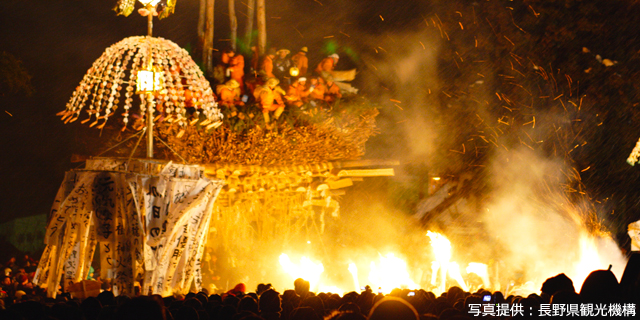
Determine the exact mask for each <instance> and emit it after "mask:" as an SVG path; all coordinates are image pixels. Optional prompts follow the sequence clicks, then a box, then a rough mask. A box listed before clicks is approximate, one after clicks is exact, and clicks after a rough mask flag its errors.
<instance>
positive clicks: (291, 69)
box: [289, 67, 300, 77]
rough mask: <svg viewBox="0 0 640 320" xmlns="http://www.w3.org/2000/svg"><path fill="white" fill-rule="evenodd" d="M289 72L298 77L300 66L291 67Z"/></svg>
mask: <svg viewBox="0 0 640 320" xmlns="http://www.w3.org/2000/svg"><path fill="white" fill-rule="evenodd" d="M289 74H290V75H291V76H292V77H297V76H298V75H299V74H300V69H298V67H291V68H290V69H289Z"/></svg>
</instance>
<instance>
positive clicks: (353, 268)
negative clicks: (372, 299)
mask: <svg viewBox="0 0 640 320" xmlns="http://www.w3.org/2000/svg"><path fill="white" fill-rule="evenodd" d="M349 273H351V277H352V278H353V285H354V287H355V288H356V290H355V291H356V292H360V281H358V267H356V264H355V263H353V262H352V263H349Z"/></svg>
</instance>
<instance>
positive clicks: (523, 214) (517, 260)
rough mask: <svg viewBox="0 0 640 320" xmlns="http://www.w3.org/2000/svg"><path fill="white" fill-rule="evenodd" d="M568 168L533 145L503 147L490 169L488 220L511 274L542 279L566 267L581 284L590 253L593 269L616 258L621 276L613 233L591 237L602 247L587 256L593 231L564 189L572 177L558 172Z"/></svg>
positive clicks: (485, 216)
mask: <svg viewBox="0 0 640 320" xmlns="http://www.w3.org/2000/svg"><path fill="white" fill-rule="evenodd" d="M566 170H567V168H566V166H565V165H564V163H563V161H561V160H560V159H550V158H548V157H542V156H540V155H539V154H536V153H535V152H533V151H532V150H530V149H528V148H519V149H514V150H511V151H505V150H502V151H501V152H498V154H497V155H496V156H495V160H494V162H493V163H492V166H491V170H490V172H491V175H490V177H491V184H492V188H493V192H492V194H491V198H492V200H491V203H490V204H488V205H487V207H486V212H484V214H483V222H484V225H485V227H486V228H487V230H488V231H489V233H490V234H491V236H492V239H491V241H492V242H494V243H495V244H496V245H497V246H498V247H499V248H500V250H498V251H497V252H496V253H497V256H498V257H500V259H501V262H503V263H504V265H505V266H508V268H507V270H505V271H507V274H509V275H510V276H511V277H514V276H515V275H516V274H517V273H521V274H522V276H523V278H524V279H527V280H531V281H534V282H535V283H536V284H537V285H539V284H541V283H542V281H544V279H546V278H548V277H550V276H553V275H555V274H558V273H566V274H567V275H568V276H569V277H572V278H573V280H574V285H575V286H576V290H579V288H580V285H581V283H582V280H584V278H585V277H586V275H587V274H584V271H585V270H580V267H581V265H580V264H581V262H584V261H585V259H587V261H589V265H588V266H586V268H588V269H587V270H588V271H591V270H594V269H606V268H607V267H608V265H609V264H612V265H613V270H614V272H616V274H617V275H618V277H620V276H621V275H622V273H621V271H622V270H623V269H624V265H625V261H624V259H623V258H622V255H621V254H620V251H619V250H618V249H617V248H616V246H615V244H614V243H613V241H612V240H611V238H608V237H603V238H595V237H594V238H591V239H592V240H593V241H594V242H593V244H594V247H593V248H598V249H599V250H598V251H595V250H594V251H592V252H586V256H585V252H582V251H581V250H583V249H587V248H584V247H585V245H586V244H589V243H588V242H587V243H585V242H584V241H585V238H588V236H590V235H589V234H588V231H587V228H586V223H585V221H582V220H581V218H582V213H580V212H576V211H575V210H578V209H577V208H576V207H575V206H574V205H572V204H571V203H570V202H569V201H568V200H567V198H566V196H565V194H564V192H563V190H561V189H560V186H561V185H563V184H565V183H567V181H558V178H559V177H561V176H563V174H562V172H565V171H566ZM560 179H561V178H560ZM550 182H551V183H550ZM581 241H583V242H581ZM535 289H536V290H537V289H539V288H535Z"/></svg>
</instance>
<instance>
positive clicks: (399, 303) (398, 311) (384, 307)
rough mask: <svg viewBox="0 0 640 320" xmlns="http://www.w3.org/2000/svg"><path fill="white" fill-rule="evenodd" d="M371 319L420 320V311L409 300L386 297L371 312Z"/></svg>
mask: <svg viewBox="0 0 640 320" xmlns="http://www.w3.org/2000/svg"><path fill="white" fill-rule="evenodd" d="M368 319H369V320H387V319H397V320H418V319H419V318H418V313H417V312H416V309H414V308H413V307H412V306H411V305H410V304H409V303H408V302H406V301H404V300H402V299H400V298H395V297H385V298H384V299H382V300H380V301H379V302H378V303H376V305H375V306H373V308H372V309H371V312H370V313H369V317H368Z"/></svg>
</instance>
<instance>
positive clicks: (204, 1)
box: [198, 0, 207, 61]
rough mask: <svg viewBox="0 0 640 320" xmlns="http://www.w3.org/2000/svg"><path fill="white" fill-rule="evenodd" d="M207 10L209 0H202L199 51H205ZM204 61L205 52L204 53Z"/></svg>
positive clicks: (199, 18)
mask: <svg viewBox="0 0 640 320" xmlns="http://www.w3.org/2000/svg"><path fill="white" fill-rule="evenodd" d="M206 12H207V0H200V9H199V11H198V50H199V51H198V52H202V53H204V29H205V28H204V26H205V19H206ZM202 59H203V61H204V54H203V55H202Z"/></svg>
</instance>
